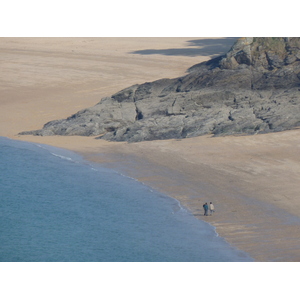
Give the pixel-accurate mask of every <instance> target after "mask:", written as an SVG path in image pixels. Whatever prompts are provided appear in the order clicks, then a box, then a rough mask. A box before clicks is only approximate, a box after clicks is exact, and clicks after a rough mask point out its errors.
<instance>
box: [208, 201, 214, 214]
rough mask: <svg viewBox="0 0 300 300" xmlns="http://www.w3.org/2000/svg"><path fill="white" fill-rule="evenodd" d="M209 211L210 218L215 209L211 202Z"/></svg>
mask: <svg viewBox="0 0 300 300" xmlns="http://www.w3.org/2000/svg"><path fill="white" fill-rule="evenodd" d="M209 211H210V215H211V216H212V214H213V212H215V207H214V205H213V203H212V202H210V203H209Z"/></svg>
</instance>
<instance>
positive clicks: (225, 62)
mask: <svg viewBox="0 0 300 300" xmlns="http://www.w3.org/2000/svg"><path fill="white" fill-rule="evenodd" d="M188 72H189V73H188V74H187V75H186V76H183V77H180V78H175V79H161V80H157V81H154V82H147V83H144V84H141V85H134V86H131V87H129V88H127V89H124V90H122V91H120V92H118V93H116V94H114V95H112V96H111V97H107V98H103V99H102V100H101V101H100V102H99V103H98V104H97V105H95V106H94V107H91V108H88V109H85V110H82V111H79V112H78V113H76V114H74V115H72V116H71V117H69V118H67V119H65V120H58V121H51V122H49V123H47V124H45V126H44V128H43V129H41V130H36V131H31V132H23V133H21V134H34V135H83V136H99V137H98V138H103V139H106V140H110V141H128V142H138V141H144V140H155V139H170V138H178V139H180V138H186V137H194V136H199V135H204V134H214V135H231V134H256V133H267V132H275V131H282V130H288V129H292V128H295V127H298V126H300V38H241V39H239V40H237V42H236V43H235V44H234V45H233V47H232V48H231V50H230V51H229V52H228V53H227V54H226V55H224V56H220V57H217V58H214V59H212V60H210V61H207V62H204V63H201V64H198V65H195V66H193V67H191V68H190V69H189V70H188Z"/></svg>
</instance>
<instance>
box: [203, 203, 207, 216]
mask: <svg viewBox="0 0 300 300" xmlns="http://www.w3.org/2000/svg"><path fill="white" fill-rule="evenodd" d="M203 208H204V216H208V214H207V212H208V205H207V202H206V203H204V204H203Z"/></svg>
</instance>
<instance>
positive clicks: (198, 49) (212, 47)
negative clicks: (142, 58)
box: [130, 37, 238, 58]
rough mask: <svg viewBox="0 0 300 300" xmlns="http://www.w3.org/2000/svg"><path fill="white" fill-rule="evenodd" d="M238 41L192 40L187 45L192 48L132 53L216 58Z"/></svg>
mask: <svg viewBox="0 0 300 300" xmlns="http://www.w3.org/2000/svg"><path fill="white" fill-rule="evenodd" d="M237 39H238V38H236V37H228V38H223V39H220V38H216V39H199V40H190V41H187V43H189V45H188V46H189V47H191V48H178V49H145V50H138V51H134V52H130V53H131V54H140V55H152V54H160V55H169V56H211V57H212V58H214V57H217V56H219V55H222V54H224V53H226V52H227V51H228V50H229V49H230V48H231V46H232V45H233V44H234V42H235V41H236V40H237Z"/></svg>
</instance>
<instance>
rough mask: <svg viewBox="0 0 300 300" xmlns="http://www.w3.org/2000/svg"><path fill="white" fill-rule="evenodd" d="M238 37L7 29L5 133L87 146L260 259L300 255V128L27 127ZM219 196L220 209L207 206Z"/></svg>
mask: <svg viewBox="0 0 300 300" xmlns="http://www.w3.org/2000/svg"><path fill="white" fill-rule="evenodd" d="M233 42H234V39H233V38H193V37H191V38H186V37H185V38H0V52H1V56H0V60H1V72H0V77H1V78H0V79H1V82H2V84H1V86H0V136H5V137H9V138H13V139H17V140H22V141H29V142H34V143H41V144H48V145H52V146H56V147H61V148H65V149H69V150H72V151H75V152H77V153H80V154H81V155H82V156H83V157H85V158H86V159H88V160H91V161H93V162H97V163H101V164H103V165H104V166H106V167H111V168H114V169H117V170H119V171H121V172H123V173H125V174H127V175H129V176H131V177H133V178H136V179H138V180H139V181H141V182H144V183H146V184H147V185H149V186H151V187H153V188H155V189H157V190H159V191H161V192H163V193H165V194H167V195H170V196H171V197H173V198H176V199H178V200H179V201H180V202H181V203H182V204H183V205H184V206H185V207H187V208H188V209H189V210H190V211H191V212H192V213H193V214H194V215H195V217H197V218H199V219H201V220H204V221H206V222H209V223H210V224H212V225H213V226H215V227H216V230H217V232H218V234H219V235H220V236H222V237H224V238H225V239H226V240H227V241H228V242H229V243H230V244H232V245H233V246H235V247H237V248H238V249H240V250H243V251H246V252H247V253H249V255H250V256H251V257H253V258H254V259H255V260H256V261H291V262H295V261H300V230H299V228H300V200H299V194H300V185H299V182H300V157H299V149H300V148H299V147H300V130H291V131H285V132H280V133H272V134H264V135H254V136H227V137H211V136H201V137H196V138H190V139H183V140H163V141H150V142H140V143H130V144H129V143H124V142H120V143H113V142H107V141H104V140H96V139H94V138H93V137H75V136H73V137H63V136H51V137H36V136H19V135H18V133H19V132H21V131H24V130H33V129H39V128H42V126H43V125H44V124H45V123H46V122H48V121H51V120H55V119H61V118H66V117H68V116H70V115H71V114H73V113H76V112H77V111H79V110H80V109H83V108H86V107H90V106H93V105H95V104H96V103H98V102H99V101H100V100H101V98H102V97H105V96H109V95H111V94H113V93H115V92H118V91H119V90H121V89H123V88H126V87H128V86H130V85H133V84H137V83H144V82H147V81H153V80H156V79H160V78H174V77H179V76H182V75H184V74H185V72H186V70H187V69H188V68H189V67H191V66H192V65H194V64H197V63H200V62H202V61H205V60H208V59H210V58H211V57H215V56H217V55H220V54H222V53H225V52H227V50H229V48H230V47H231V45H232V44H233ZM210 201H212V202H213V203H214V205H215V208H216V213H215V214H214V215H213V216H208V217H204V216H203V208H202V205H203V203H204V202H210Z"/></svg>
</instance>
